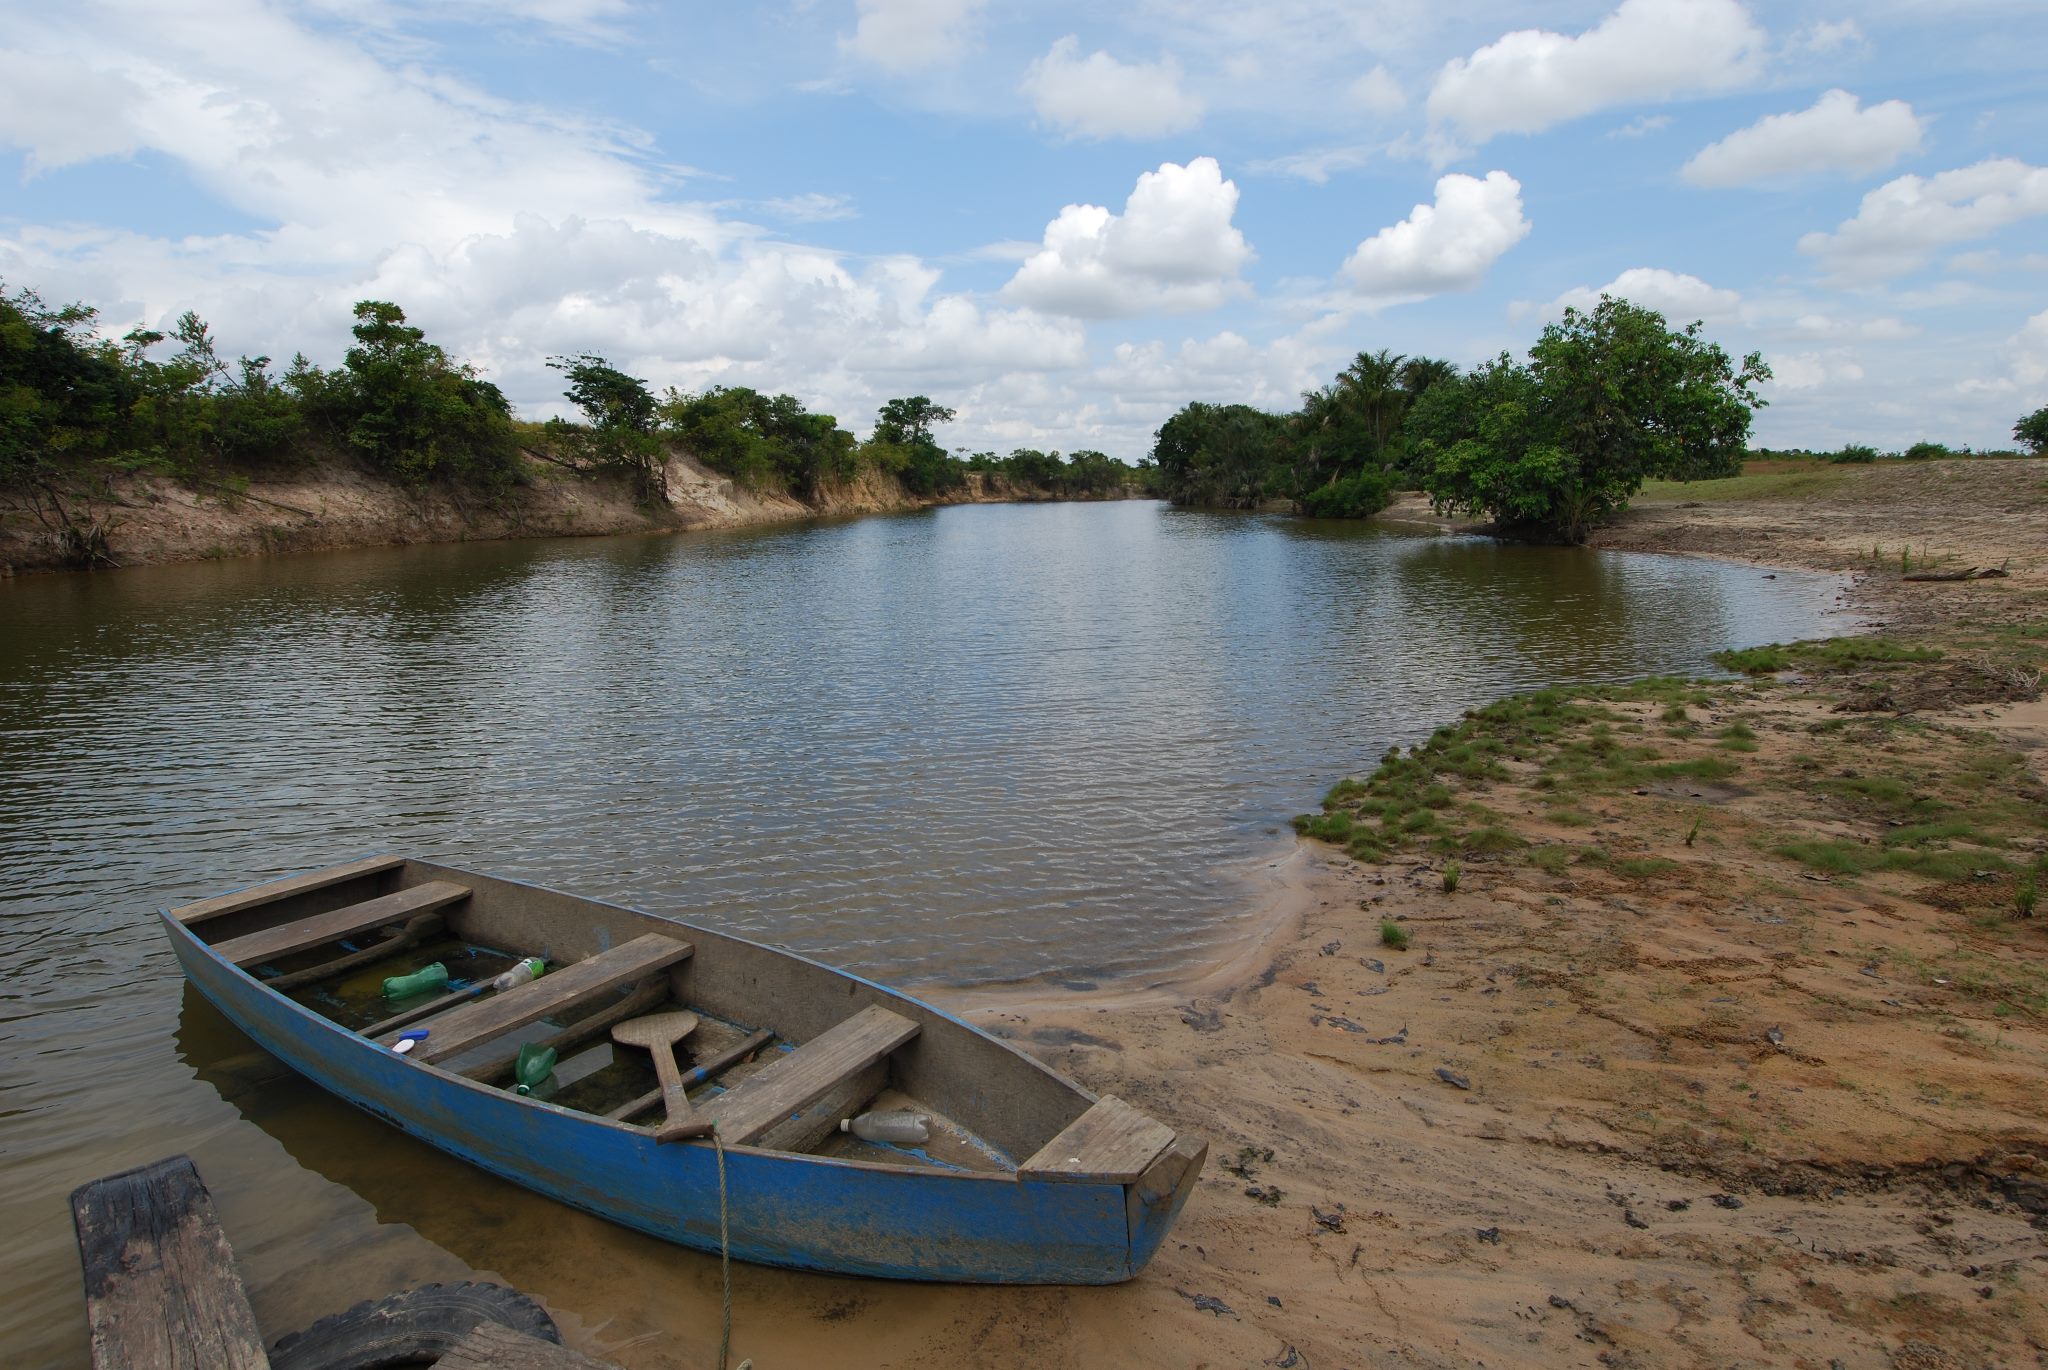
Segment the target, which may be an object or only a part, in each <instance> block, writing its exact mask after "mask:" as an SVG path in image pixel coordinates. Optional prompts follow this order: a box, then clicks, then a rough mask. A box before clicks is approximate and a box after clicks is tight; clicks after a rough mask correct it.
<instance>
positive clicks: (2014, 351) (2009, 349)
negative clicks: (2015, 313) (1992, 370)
mask: <svg viewBox="0 0 2048 1370" xmlns="http://www.w3.org/2000/svg"><path fill="white" fill-rule="evenodd" d="M2006 353H2007V355H2008V357H2009V358H2010V359H2011V361H2012V379H2013V381H2014V382H2015V388H2016V389H2024V390H2026V391H2029V392H2030V393H2033V394H2035V395H2041V394H2042V389H2043V387H2044V386H2048V309H2044V310H2042V311H2041V312H2040V313H2038V314H2036V315H2035V316H2034V317H2033V318H2031V319H2028V320H2027V322H2026V326H2025V327H2023V328H2021V329H2020V331H2019V332H2018V333H2015V334H2014V335H2013V336H2012V337H2011V338H2008V339H2007V340H2006ZM2042 398H2044V399H2048V395H2042Z"/></svg>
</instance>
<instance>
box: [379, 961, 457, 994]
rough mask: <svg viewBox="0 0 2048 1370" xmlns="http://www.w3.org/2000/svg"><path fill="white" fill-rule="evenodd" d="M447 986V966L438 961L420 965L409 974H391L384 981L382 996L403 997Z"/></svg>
mask: <svg viewBox="0 0 2048 1370" xmlns="http://www.w3.org/2000/svg"><path fill="white" fill-rule="evenodd" d="M447 987H448V967H446V966H444V965H442V964H441V963H440V962H439V961H436V962H434V964H432V965H431V966H421V967H420V968H419V969H418V970H416V971H414V972H413V973H412V974H410V975H393V976H391V977H389V978H388V979H386V980H385V981H384V997H385V998H387V999H403V998H405V997H407V996H408V995H413V994H425V993H426V992H427V991H428V990H435V989H446V988H447Z"/></svg>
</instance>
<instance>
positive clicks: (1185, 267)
mask: <svg viewBox="0 0 2048 1370" xmlns="http://www.w3.org/2000/svg"><path fill="white" fill-rule="evenodd" d="M1236 213H1237V185H1236V183H1235V182H1232V181H1226V180H1224V179H1223V169H1222V168H1221V167H1219V166H1218V165H1217V164H1216V159H1215V158H1213V157H1197V158H1195V159H1194V160H1193V161H1191V162H1189V163H1188V164H1187V165H1186V166H1180V165H1178V164H1176V163H1173V162H1165V163H1162V164H1161V165H1160V168H1159V169H1158V170H1157V171H1148V172H1145V173H1144V174H1143V175H1141V176H1139V177H1138V184H1137V187H1136V188H1135V189H1134V190H1132V191H1131V194H1130V198H1129V199H1128V200H1126V201H1125V202H1124V212H1123V213H1122V214H1112V213H1110V212H1109V210H1107V209H1105V208H1103V207H1102V206H1101V205H1068V206H1067V207H1066V208H1064V209H1062V210H1061V211H1060V213H1059V217H1058V218H1056V219H1054V220H1053V221H1052V222H1051V223H1049V224H1047V225H1046V228H1045V240H1044V243H1043V244H1042V245H1041V246H1040V247H1039V249H1038V250H1037V251H1036V252H1034V253H1032V255H1031V256H1030V257H1029V258H1028V259H1027V260H1026V261H1025V263H1024V265H1023V266H1021V267H1019V268H1018V269H1017V274H1016V275H1015V276H1013V277H1011V278H1010V281H1009V283H1008V284H1007V285H1005V286H1004V287H1003V297H1004V298H1005V299H1007V300H1011V301H1013V302H1015V303H1018V304H1022V305H1027V306H1029V307H1031V308H1033V309H1037V310H1041V311H1043V312H1045V313H1051V314H1063V315H1069V316H1073V317H1077V318H1088V319H1108V318H1126V317H1130V316H1132V315H1137V314H1153V313H1188V312H1192V311H1196V310H1203V309H1214V308H1215V307H1216V306H1218V305H1220V304H1222V303H1223V302H1224V301H1226V300H1228V299H1230V298H1232V297H1233V296H1237V295H1243V294H1247V293H1249V290H1250V287H1249V286H1247V285H1245V283H1244V282H1243V281H1241V280H1240V279H1239V277H1238V273H1239V271H1241V270H1242V269H1243V267H1244V266H1245V264H1246V263H1247V262H1249V261H1250V260H1251V258H1252V250H1251V247H1250V245H1249V244H1247V243H1246V242H1245V240H1244V234H1243V233H1241V232H1240V231H1239V230H1238V229H1237V227H1236V226H1235V225H1234V224H1232V223H1231V218H1232V216H1234V215H1235V214H1236Z"/></svg>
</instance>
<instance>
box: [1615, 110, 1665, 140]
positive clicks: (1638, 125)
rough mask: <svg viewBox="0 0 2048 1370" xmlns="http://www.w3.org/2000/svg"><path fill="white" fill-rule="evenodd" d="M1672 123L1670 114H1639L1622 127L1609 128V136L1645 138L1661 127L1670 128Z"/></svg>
mask: <svg viewBox="0 0 2048 1370" xmlns="http://www.w3.org/2000/svg"><path fill="white" fill-rule="evenodd" d="M1670 124H1671V116H1670V115H1668V114H1639V115H1637V116H1636V117H1635V118H1633V119H1631V120H1629V121H1628V122H1627V123H1625V124H1623V125H1622V126H1621V127H1620V128H1616V129H1609V130H1608V133H1607V136H1608V137H1610V138H1643V137H1647V136H1649V135H1650V134H1652V133H1655V132H1656V131H1657V130H1658V129H1660V128H1668V127H1669V126H1670Z"/></svg>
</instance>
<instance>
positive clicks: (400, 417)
mask: <svg viewBox="0 0 2048 1370" xmlns="http://www.w3.org/2000/svg"><path fill="white" fill-rule="evenodd" d="M355 318H356V322H355V327H354V329H353V330H352V331H353V332H354V334H355V338H356V345H355V346H354V347H351V348H350V349H349V350H348V354H347V355H346V357H344V358H343V362H342V365H343V369H344V371H345V373H346V393H345V398H344V400H343V404H342V407H343V410H344V413H345V415H346V417H347V419H348V423H347V425H346V431H347V435H348V440H349V442H350V443H351V444H353V445H354V446H355V447H357V448H358V449H360V450H361V451H362V452H363V453H364V454H365V455H367V456H368V457H369V458H370V459H371V460H372V461H373V462H375V463H376V464H377V465H379V466H381V467H383V468H384V469H385V470H386V471H389V472H390V473H391V474H392V475H394V476H396V477H397V478H398V479H400V480H402V481H405V482H406V483H408V484H411V485H424V484H426V483H427V482H428V481H430V480H435V479H455V480H472V481H477V482H481V483H484V484H497V483H500V482H502V481H504V480H506V479H509V477H510V475H511V473H512V470H513V466H514V464H515V462H516V461H517V457H518V449H517V444H516V443H515V441H514V439H513V436H512V406H511V405H510V404H508V403H506V401H505V396H504V393H503V392H502V391H500V390H499V389H498V387H497V386H495V385H493V384H491V383H490V382H489V381H487V380H484V379H483V378H482V377H481V376H479V375H478V374H477V372H476V369H475V368H474V367H471V366H467V365H462V364H458V363H456V362H452V361H450V360H449V359H448V354H447V353H445V352H443V351H442V350H441V349H440V348H439V347H437V346H436V345H434V344H433V343H430V342H428V341H427V340H426V334H425V333H423V332H422V331H421V330H420V329H418V328H415V327H413V326H412V325H410V324H408V323H406V321H405V311H404V310H402V309H400V308H399V307H398V306H397V305H395V304H392V303H390V302H388V301H385V300H362V301H360V302H358V303H357V305H356V307H355Z"/></svg>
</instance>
